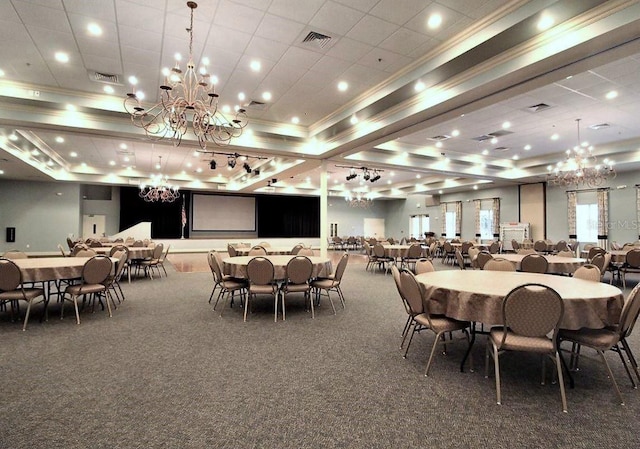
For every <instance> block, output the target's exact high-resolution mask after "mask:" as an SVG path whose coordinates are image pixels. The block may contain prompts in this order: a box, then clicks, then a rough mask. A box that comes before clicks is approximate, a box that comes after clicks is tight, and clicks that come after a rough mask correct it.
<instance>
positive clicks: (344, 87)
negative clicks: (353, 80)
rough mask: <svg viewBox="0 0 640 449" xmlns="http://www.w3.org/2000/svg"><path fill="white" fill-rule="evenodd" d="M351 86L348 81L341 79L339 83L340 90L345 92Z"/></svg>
mask: <svg viewBox="0 0 640 449" xmlns="http://www.w3.org/2000/svg"><path fill="white" fill-rule="evenodd" d="M348 88H349V83H347V82H346V81H340V82H339V83H338V90H339V91H340V92H344V91H345V90H347V89H348Z"/></svg>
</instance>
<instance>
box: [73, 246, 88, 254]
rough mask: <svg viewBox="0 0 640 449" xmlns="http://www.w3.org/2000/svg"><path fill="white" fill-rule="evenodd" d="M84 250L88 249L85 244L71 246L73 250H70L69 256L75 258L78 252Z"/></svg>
mask: <svg viewBox="0 0 640 449" xmlns="http://www.w3.org/2000/svg"><path fill="white" fill-rule="evenodd" d="M84 249H89V247H88V246H87V245H86V244H85V243H76V244H75V245H73V248H71V256H75V255H76V254H78V251H82V250H84Z"/></svg>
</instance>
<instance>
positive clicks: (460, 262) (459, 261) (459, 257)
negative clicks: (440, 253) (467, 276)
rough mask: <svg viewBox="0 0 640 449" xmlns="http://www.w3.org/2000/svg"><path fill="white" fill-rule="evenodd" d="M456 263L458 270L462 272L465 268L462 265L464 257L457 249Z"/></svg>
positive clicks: (463, 264)
mask: <svg viewBox="0 0 640 449" xmlns="http://www.w3.org/2000/svg"><path fill="white" fill-rule="evenodd" d="M456 262H457V263H458V268H460V269H461V270H464V269H465V268H466V265H465V263H464V256H463V255H462V252H461V251H460V250H459V249H457V250H456Z"/></svg>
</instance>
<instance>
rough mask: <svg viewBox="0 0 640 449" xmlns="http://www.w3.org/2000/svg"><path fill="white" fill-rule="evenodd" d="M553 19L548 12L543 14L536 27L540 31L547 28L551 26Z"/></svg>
mask: <svg viewBox="0 0 640 449" xmlns="http://www.w3.org/2000/svg"><path fill="white" fill-rule="evenodd" d="M554 22H555V20H554V19H553V17H551V16H550V15H549V14H543V15H542V17H540V20H539V21H538V29H539V30H540V31H544V30H548V29H549V28H551V27H552V26H553V23H554Z"/></svg>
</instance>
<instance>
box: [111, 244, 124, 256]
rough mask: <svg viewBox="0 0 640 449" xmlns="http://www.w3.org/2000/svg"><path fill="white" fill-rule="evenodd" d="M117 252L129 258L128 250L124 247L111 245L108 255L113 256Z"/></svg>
mask: <svg viewBox="0 0 640 449" xmlns="http://www.w3.org/2000/svg"><path fill="white" fill-rule="evenodd" d="M118 251H124V252H126V253H127V256H129V248H127V247H126V246H124V245H113V246H112V247H111V249H110V250H109V255H110V256H113V255H114V254H115V253H117V252H118Z"/></svg>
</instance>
